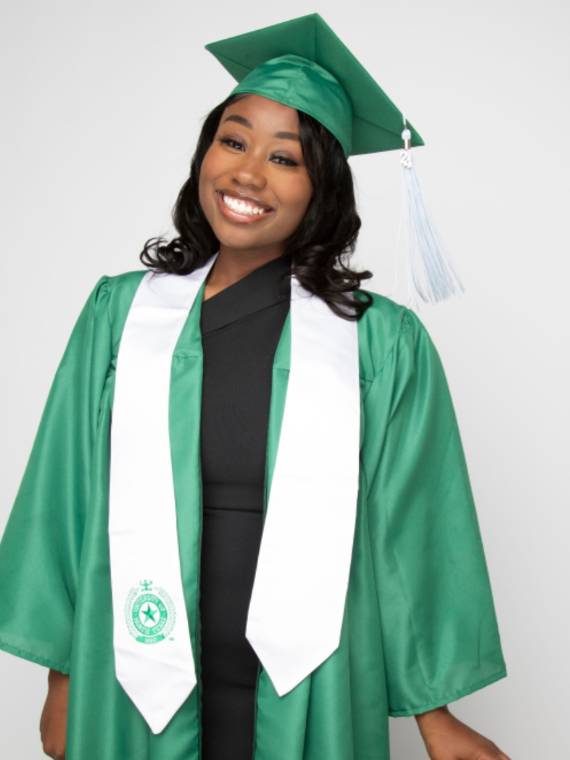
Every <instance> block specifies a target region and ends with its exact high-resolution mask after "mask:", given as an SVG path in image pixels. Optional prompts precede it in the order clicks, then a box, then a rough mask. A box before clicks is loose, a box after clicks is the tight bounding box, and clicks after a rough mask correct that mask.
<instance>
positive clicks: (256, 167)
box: [233, 154, 267, 188]
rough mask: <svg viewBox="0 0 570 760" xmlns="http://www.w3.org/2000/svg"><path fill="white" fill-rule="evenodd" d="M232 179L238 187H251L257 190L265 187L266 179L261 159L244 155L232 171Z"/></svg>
mask: <svg viewBox="0 0 570 760" xmlns="http://www.w3.org/2000/svg"><path fill="white" fill-rule="evenodd" d="M233 174H234V179H235V180H236V181H237V182H239V184H240V185H251V186H254V187H257V188H263V187H265V184H266V182H267V179H266V177H265V172H264V161H263V159H262V158H258V157H255V156H253V155H252V154H249V155H244V156H243V157H242V158H241V160H240V161H239V163H238V164H237V166H236V167H235V169H234V172H233Z"/></svg>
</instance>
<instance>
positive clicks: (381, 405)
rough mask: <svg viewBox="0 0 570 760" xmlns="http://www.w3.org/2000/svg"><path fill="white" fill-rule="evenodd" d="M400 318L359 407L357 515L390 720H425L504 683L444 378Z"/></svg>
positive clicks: (410, 323) (406, 319)
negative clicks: (364, 480) (360, 499)
mask: <svg viewBox="0 0 570 760" xmlns="http://www.w3.org/2000/svg"><path fill="white" fill-rule="evenodd" d="M403 309H404V311H403V312H402V319H401V322H400V329H399V335H398V337H397V339H396V340H395V343H394V346H393V350H392V351H391V352H389V356H388V359H387V360H386V362H385V366H383V367H382V370H381V371H380V372H378V373H377V375H376V377H375V378H374V380H373V382H372V385H371V387H370V389H369V393H368V396H367V401H368V407H369V409H370V410H371V412H370V414H371V415H372V419H373V420H374V419H377V420H378V422H379V424H378V427H377V431H376V438H374V436H373V438H372V441H373V443H372V445H373V446H375V447H376V448H375V451H374V458H373V460H372V461H373V464H372V466H371V467H370V482H369V491H368V493H369V504H368V506H369V514H370V515H371V517H370V518H369V521H370V526H371V544H372V556H373V565H374V573H375V579H376V587H377V593H378V605H379V613H380V621H381V623H380V624H381V629H382V639H383V646H384V656H385V671H386V682H387V692H388V706H389V715H391V716H393V717H397V716H404V715H414V714H418V713H421V712H426V711H428V710H431V709H435V708H436V707H440V706H442V705H445V704H447V703H448V702H450V701H452V700H455V699H458V698H460V697H462V696H464V695H466V694H469V693H471V692H473V691H475V690H477V689H480V688H482V687H484V686H486V685H487V684H490V683H492V682H494V681H497V680H499V679H500V678H503V677H505V676H506V675H507V671H506V666H505V661H504V658H503V653H502V650H501V642H500V636H499V631H498V626H497V619H496V615H495V608H494V602H493V596H492V591H491V585H490V578H489V573H488V569H487V565H486V560H485V554H484V549H483V544H482V540H481V533H480V528H479V524H478V518H477V514H476V509H475V504H474V500H473V495H472V491H471V486H470V482H469V475H468V470H467V466H466V461H465V457H464V452H463V448H462V443H461V438H460V433H459V429H458V424H457V420H456V416H455V411H454V407H453V402H452V399H451V396H450V391H449V388H448V384H447V380H446V376H445V373H444V369H443V366H442V363H441V360H440V357H439V354H438V352H437V350H436V348H435V346H434V344H433V342H432V340H431V338H430V336H429V334H428V332H427V330H426V328H425V327H424V325H423V323H422V322H421V321H420V319H419V317H418V316H417V315H416V314H415V313H414V312H413V311H411V310H410V309H407V308H406V307H403ZM376 414H380V416H381V417H382V419H383V422H382V423H380V421H379V418H377V417H375V415H376ZM368 424H372V423H368ZM381 429H382V430H381Z"/></svg>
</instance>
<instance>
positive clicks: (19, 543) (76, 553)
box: [0, 276, 111, 673]
mask: <svg viewBox="0 0 570 760" xmlns="http://www.w3.org/2000/svg"><path fill="white" fill-rule="evenodd" d="M108 289H109V278H108V277H106V276H103V277H101V278H100V280H99V281H98V282H97V284H96V285H95V287H94V289H93V290H92V292H91V294H90V295H89V298H88V299H87V302H86V303H85V305H84V307H83V309H82V311H81V313H80V315H79V317H78V319H77V321H76V323H75V326H74V328H73V330H72V333H71V336H70V338H69V341H68V343H67V346H66V348H65V351H64V354H63V357H62V359H61V361H60V363H59V366H58V368H57V371H56V373H55V377H54V379H53V381H52V385H51V388H50V390H49V393H48V397H47V400H46V403H45V406H44V410H43V413H42V416H41V419H40V422H39V426H38V429H37V432H36V435H35V439H34V442H33V446H32V450H31V453H30V456H29V459H28V462H27V465H26V468H25V470H24V474H23V477H22V480H21V483H20V486H19V489H18V492H17V495H16V499H15V501H14V504H13V506H12V510H11V512H10V514H9V516H8V521H7V523H6V527H5V529H4V533H3V535H2V540H1V542H0V599H1V600H2V614H1V615H0V649H3V650H5V651H6V652H10V653H11V654H14V655H17V656H20V657H24V658H26V659H28V660H31V661H33V662H36V663H39V664H41V665H45V666H47V667H50V668H53V669H55V670H59V671H61V672H63V673H69V662H70V648H71V640H72V630H73V617H74V606H75V597H76V589H77V579H78V572H79V562H80V555H81V542H82V535H83V525H84V522H85V519H86V512H87V508H88V500H89V492H90V466H91V461H92V457H91V454H92V448H93V443H94V434H95V427H96V422H97V414H98V405H99V399H100V395H101V391H102V387H103V383H104V380H105V376H106V373H107V370H108V367H109V360H110V357H111V333H110V327H109V318H108V314H107V300H108Z"/></svg>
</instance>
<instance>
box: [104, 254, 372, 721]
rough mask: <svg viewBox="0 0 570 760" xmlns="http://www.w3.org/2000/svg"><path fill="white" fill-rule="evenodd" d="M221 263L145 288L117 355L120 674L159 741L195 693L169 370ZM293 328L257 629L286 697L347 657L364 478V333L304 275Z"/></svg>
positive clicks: (115, 577) (253, 620)
mask: <svg viewBox="0 0 570 760" xmlns="http://www.w3.org/2000/svg"><path fill="white" fill-rule="evenodd" d="M217 255H218V254H217V253H216V254H214V255H213V256H211V257H210V259H209V260H208V261H207V262H206V263H205V264H204V265H203V266H202V267H200V268H198V269H196V270H194V271H193V272H191V273H190V274H188V275H174V274H165V273H155V272H151V271H149V272H147V273H146V274H145V275H144V276H143V278H142V279H141V282H140V284H139V287H138V288H137V291H136V293H135V296H134V298H133V301H132V303H131V307H130V309H129V312H128V315H127V320H126V323H125V326H124V329H123V334H122V336H121V342H120V346H119V354H118V357H117V366H116V377H115V391H114V402H113V413H112V422H111V464H110V490H109V549H110V561H111V585H112V597H113V646H114V652H115V671H116V676H117V679H118V680H119V682H120V683H121V685H122V686H123V688H124V689H125V691H126V693H127V694H128V695H129V697H130V698H131V699H132V701H133V702H134V704H135V705H136V707H137V708H138V710H139V711H140V712H141V714H142V715H143V717H144V718H145V720H146V721H147V723H148V725H149V726H150V728H151V730H152V731H153V733H155V734H156V733H160V731H162V730H163V729H164V727H165V726H166V725H167V724H168V723H169V721H170V719H171V718H172V716H173V715H174V714H175V713H176V711H177V710H178V708H179V707H180V706H181V704H182V703H183V702H184V701H185V699H186V698H187V697H188V695H189V694H190V693H191V691H192V689H193V688H194V686H195V684H196V670H195V661H194V657H193V652H192V647H191V641H190V633H189V625H188V615H187V611H186V609H185V604H184V594H183V588H182V578H181V570H180V557H179V549H178V535H177V527H176V504H175V497H174V483H173V474H172V463H171V456H170V437H169V393H170V368H171V363H172V354H173V351H174V349H175V346H176V343H177V341H178V338H179V337H180V334H181V332H182V329H183V327H184V324H185V322H186V319H187V317H188V313H189V311H190V309H191V308H192V305H193V303H194V300H195V298H196V295H197V293H198V291H199V289H200V286H201V285H202V283H203V281H204V279H205V278H206V276H207V274H208V272H209V271H210V269H211V267H212V265H213V263H214V261H215V259H216V258H217ZM290 317H291V363H290V371H289V379H288V384H287V392H286V398H285V407H284V410H283V419H282V424H281V431H280V437H279V444H278V448H277V455H276V459H275V466H274V472H273V477H272V481H271V484H270V487H269V498H268V502H267V507H266V513H265V519H264V525H263V533H262V537H261V544H260V549H259V556H258V561H257V567H256V573H255V579H254V584H253V589H252V595H251V600H250V605H249V610H248V618H247V626H246V637H247V639H248V641H249V642H250V644H251V646H252V647H253V649H254V650H255V652H256V654H257V655H258V657H259V659H260V661H261V664H262V666H263V667H264V669H265V670H266V672H267V674H268V675H269V677H270V679H271V681H272V683H273V685H274V687H275V689H276V692H277V693H278V694H279V695H280V696H282V695H283V694H285V693H287V692H288V691H290V690H291V689H293V688H294V687H295V686H296V685H297V684H298V683H299V682H300V681H302V680H303V679H304V678H305V677H306V676H307V675H309V673H311V672H312V671H313V670H314V669H315V668H316V667H317V666H318V665H320V664H321V663H322V662H323V661H324V660H325V659H326V658H327V657H328V656H329V655H330V654H332V652H334V651H335V649H336V648H337V647H338V644H339V640H340V632H341V627H342V620H343V613H344V605H345V598H346V592H347V588H348V579H349V572H350V564H351V556H352V545H353V538H354V527H355V520H356V504H357V498H358V478H359V440H360V382H359V356H358V332H357V322H356V321H354V320H346V319H343V318H342V317H339V316H337V315H336V314H334V312H332V311H331V309H330V308H329V307H328V305H327V304H326V302H325V301H323V300H322V299H320V298H319V297H318V296H315V295H313V294H312V293H310V292H309V291H308V290H306V289H305V288H304V287H303V286H302V285H301V284H300V283H299V282H298V280H297V278H296V277H294V276H293V275H291V303H290ZM150 452H152V456H149V454H150ZM149 462H151V463H152V464H149Z"/></svg>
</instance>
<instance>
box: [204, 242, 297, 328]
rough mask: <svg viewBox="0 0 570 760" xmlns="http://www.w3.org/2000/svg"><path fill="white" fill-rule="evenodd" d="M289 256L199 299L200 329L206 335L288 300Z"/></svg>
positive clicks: (289, 292)
mask: <svg viewBox="0 0 570 760" xmlns="http://www.w3.org/2000/svg"><path fill="white" fill-rule="evenodd" d="M291 261H292V256H291V254H290V253H288V254H284V255H282V256H278V257H277V258H276V259H272V260H271V261H268V262H266V263H265V264H262V265H261V266H260V267H257V269H254V270H253V271H252V272H249V273H248V274H246V275H245V276H244V277H242V278H241V279H240V280H238V281H237V282H234V283H232V284H231V285H228V286H227V287H225V288H224V289H223V290H221V291H220V292H219V293H216V294H215V295H213V296H210V297H209V298H208V299H206V300H202V312H201V319H200V326H201V329H202V332H203V333H209V332H211V331H212V330H217V329H218V328H220V327H224V326H225V325H228V324H230V323H231V322H234V321H235V320H236V319H240V318H242V317H245V316H247V315H248V314H253V313H254V312H256V311H260V310H261V309H265V308H266V307H268V306H273V305H274V304H277V303H280V302H282V301H289V300H290V297H291V279H290V276H289V275H290V271H291Z"/></svg>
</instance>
